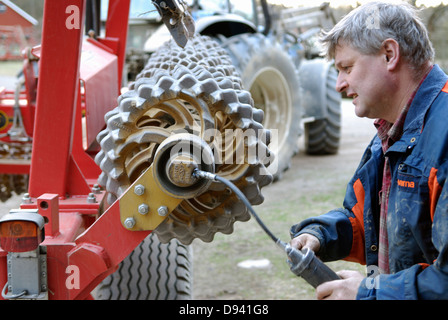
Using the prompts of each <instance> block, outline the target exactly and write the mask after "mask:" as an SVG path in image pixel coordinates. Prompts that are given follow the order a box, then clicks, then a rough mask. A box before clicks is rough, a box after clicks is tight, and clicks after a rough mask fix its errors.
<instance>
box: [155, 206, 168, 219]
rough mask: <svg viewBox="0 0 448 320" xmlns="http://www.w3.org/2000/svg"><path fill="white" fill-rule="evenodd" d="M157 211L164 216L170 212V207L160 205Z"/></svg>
mask: <svg viewBox="0 0 448 320" xmlns="http://www.w3.org/2000/svg"><path fill="white" fill-rule="evenodd" d="M157 213H158V214H159V216H161V217H164V216H166V215H167V214H168V208H167V206H160V207H159V209H157Z"/></svg>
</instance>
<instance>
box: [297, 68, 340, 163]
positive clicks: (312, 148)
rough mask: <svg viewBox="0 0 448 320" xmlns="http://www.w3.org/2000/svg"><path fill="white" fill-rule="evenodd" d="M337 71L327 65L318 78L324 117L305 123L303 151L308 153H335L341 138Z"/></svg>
mask: <svg viewBox="0 0 448 320" xmlns="http://www.w3.org/2000/svg"><path fill="white" fill-rule="evenodd" d="M336 80H337V72H336V70H335V69H334V67H331V66H330V67H329V68H328V70H327V72H325V73H324V74H323V79H320V80H319V82H320V83H319V84H318V85H320V86H324V88H323V96H324V101H323V102H322V103H323V104H324V107H325V108H326V117H325V118H322V119H317V120H315V121H313V122H308V123H305V137H304V138H305V151H306V153H307V154H310V155H329V154H336V153H337V152H338V150H339V145H340V139H341V99H342V97H341V94H340V93H339V92H337V91H336Z"/></svg>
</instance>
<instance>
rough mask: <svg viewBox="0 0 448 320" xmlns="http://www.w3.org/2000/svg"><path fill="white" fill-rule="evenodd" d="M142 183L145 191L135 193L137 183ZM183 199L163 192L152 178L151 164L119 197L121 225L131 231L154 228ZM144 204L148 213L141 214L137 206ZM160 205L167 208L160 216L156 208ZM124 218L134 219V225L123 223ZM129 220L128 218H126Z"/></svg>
mask: <svg viewBox="0 0 448 320" xmlns="http://www.w3.org/2000/svg"><path fill="white" fill-rule="evenodd" d="M139 184H141V185H143V186H144V187H145V191H144V193H143V194H142V195H138V194H136V193H135V191H134V189H135V186H137V185H139ZM182 200H183V199H176V198H173V197H171V196H169V195H168V194H166V193H165V192H163V191H162V190H161V189H160V188H159V187H158V186H157V183H156V181H155V179H154V175H153V170H152V166H150V167H149V168H148V169H147V170H146V171H145V172H144V173H143V174H142V175H141V176H140V177H139V178H138V179H137V180H136V181H135V182H134V183H133V184H132V185H131V186H130V187H129V188H128V189H127V190H126V192H125V193H124V194H123V195H122V196H121V197H120V199H119V202H120V220H121V223H122V224H123V226H124V227H125V228H126V229H128V230H131V231H144V230H154V229H155V228H157V226H159V224H161V223H162V222H163V221H164V220H165V219H166V218H167V217H168V216H169V213H171V212H172V211H173V210H174V209H175V208H176V207H177V206H178V205H179V204H180V203H181V202H182ZM141 204H146V205H147V206H148V208H149V210H148V213H146V214H141V213H139V211H138V207H139V206H140V205H141ZM161 206H166V207H167V208H168V213H167V214H166V215H165V216H160V215H159V214H158V212H157V210H158V209H159V208H160V207H161ZM126 219H134V222H135V224H134V226H133V227H131V228H129V227H127V226H126V225H125V221H126ZM128 221H129V220H128Z"/></svg>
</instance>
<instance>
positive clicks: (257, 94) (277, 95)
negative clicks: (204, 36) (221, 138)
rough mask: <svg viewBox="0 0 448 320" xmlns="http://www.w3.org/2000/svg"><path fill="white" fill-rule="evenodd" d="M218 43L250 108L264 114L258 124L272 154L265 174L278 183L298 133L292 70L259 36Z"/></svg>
mask: <svg viewBox="0 0 448 320" xmlns="http://www.w3.org/2000/svg"><path fill="white" fill-rule="evenodd" d="M219 41H221V45H222V46H223V47H224V49H226V50H227V52H228V53H229V55H230V57H231V59H232V62H233V64H234V65H235V67H236V69H237V70H238V71H239V73H240V74H241V80H242V83H243V89H246V90H248V91H249V92H250V93H251V95H252V98H253V99H254V106H255V107H256V108H259V109H261V110H263V111H264V120H263V123H262V124H263V126H264V127H265V128H266V129H268V130H270V131H271V134H272V140H271V144H270V145H269V149H270V150H272V151H273V152H274V153H275V155H276V159H275V160H274V161H273V162H272V163H271V165H270V166H269V167H268V171H269V172H270V173H271V174H272V175H273V177H274V179H275V180H279V179H280V178H281V175H282V174H283V172H284V171H285V170H287V169H289V167H290V165H291V158H292V157H293V156H294V155H295V154H297V152H298V150H299V146H298V138H299V136H300V135H301V133H302V132H301V127H300V120H301V118H302V115H303V110H302V107H301V100H300V99H301V97H300V86H299V79H298V75H297V71H296V67H295V65H294V63H293V61H292V60H291V58H290V56H289V55H288V54H287V53H286V52H285V50H283V49H282V48H281V47H280V45H278V44H276V43H275V42H274V41H272V40H271V39H270V38H268V37H266V36H264V35H263V34H259V33H256V34H248V33H245V34H240V35H236V36H233V37H230V38H222V37H221V38H220V39H219Z"/></svg>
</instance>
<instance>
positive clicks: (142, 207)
mask: <svg viewBox="0 0 448 320" xmlns="http://www.w3.org/2000/svg"><path fill="white" fill-rule="evenodd" d="M138 212H139V213H140V214H147V213H148V212H149V207H148V205H147V204H146V203H142V204H141V205H139V206H138Z"/></svg>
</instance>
